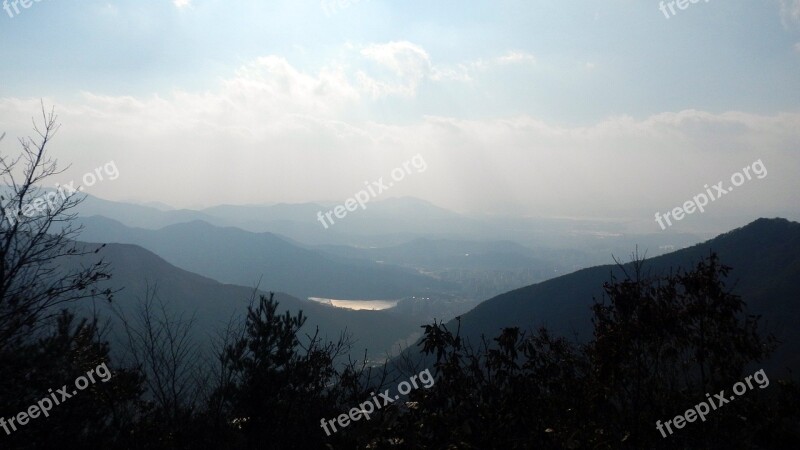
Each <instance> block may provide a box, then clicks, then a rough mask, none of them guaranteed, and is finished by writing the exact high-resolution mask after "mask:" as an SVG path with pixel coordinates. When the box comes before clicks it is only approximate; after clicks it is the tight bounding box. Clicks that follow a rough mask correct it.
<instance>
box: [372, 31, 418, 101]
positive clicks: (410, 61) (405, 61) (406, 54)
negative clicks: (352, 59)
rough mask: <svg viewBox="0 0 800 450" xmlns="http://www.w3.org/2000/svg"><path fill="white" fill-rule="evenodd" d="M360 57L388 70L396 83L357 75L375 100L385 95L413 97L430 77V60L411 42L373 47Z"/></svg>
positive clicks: (373, 45) (374, 45)
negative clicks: (419, 86) (422, 82)
mask: <svg viewBox="0 0 800 450" xmlns="http://www.w3.org/2000/svg"><path fill="white" fill-rule="evenodd" d="M361 55H362V56H363V57H364V58H365V59H367V60H369V61H372V62H374V63H376V64H378V65H379V66H381V67H383V68H386V69H388V71H389V72H391V73H392V74H393V75H394V76H395V79H394V80H392V81H379V80H377V79H375V78H373V77H371V76H369V75H367V73H366V72H364V71H360V72H358V74H357V76H358V80H359V82H360V84H361V86H362V87H363V88H364V89H366V90H367V91H368V92H369V93H370V95H371V96H372V97H382V96H386V95H401V96H413V95H414V94H415V93H416V90H417V86H418V85H419V83H420V82H421V81H422V80H423V79H424V78H426V77H427V76H428V75H429V74H430V73H431V59H430V56H429V55H428V53H427V52H426V51H425V50H424V49H423V48H421V47H419V46H417V45H415V44H412V43H411V42H408V41H400V42H389V43H387V44H372V45H368V46H367V47H365V48H363V49H362V50H361Z"/></svg>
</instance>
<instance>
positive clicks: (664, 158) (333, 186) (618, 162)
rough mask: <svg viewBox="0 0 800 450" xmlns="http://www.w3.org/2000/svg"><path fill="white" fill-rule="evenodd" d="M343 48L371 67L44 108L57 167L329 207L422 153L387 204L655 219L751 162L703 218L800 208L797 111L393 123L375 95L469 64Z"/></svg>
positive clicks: (207, 196)
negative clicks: (56, 119) (754, 167)
mask: <svg viewBox="0 0 800 450" xmlns="http://www.w3.org/2000/svg"><path fill="white" fill-rule="evenodd" d="M353 53H354V55H352V56H353V57H354V58H357V59H360V58H363V59H366V60H368V61H369V62H370V63H371V64H372V65H373V66H374V67H366V66H362V65H358V64H353V61H351V60H347V61H331V62H329V63H328V64H327V65H325V66H323V67H321V68H319V69H317V70H310V69H300V68H298V67H297V66H294V65H293V64H291V63H290V62H289V61H287V60H286V59H285V58H282V57H280V56H274V55H273V56H266V57H262V58H258V59H256V60H254V61H251V62H249V63H247V64H245V65H243V66H242V67H240V68H239V69H238V70H236V71H235V73H233V74H232V75H231V76H230V77H229V78H227V79H224V80H222V81H221V82H220V83H219V85H218V86H216V87H214V88H213V89H208V90H205V91H196V92H190V91H181V90H179V91H174V92H172V93H170V94H168V95H152V96H141V97H133V96H105V95H99V94H97V93H91V92H90V93H85V94H84V95H83V97H81V98H80V99H79V100H77V101H74V102H68V103H63V102H59V101H57V100H54V99H45V100H44V101H45V104H48V105H55V106H56V110H57V112H58V113H59V114H60V116H61V117H60V122H61V123H62V124H63V128H62V132H61V133H60V134H59V136H58V138H57V140H56V141H54V143H53V149H54V151H55V152H56V153H55V154H54V155H53V156H55V157H57V158H59V159H60V160H61V161H63V162H64V163H73V168H74V169H71V170H74V173H69V174H65V175H64V177H65V179H64V181H69V180H70V177H71V176H74V174H81V173H84V172H85V171H87V170H91V169H92V168H94V167H96V166H97V165H98V164H100V163H104V162H107V161H109V160H114V161H115V162H116V164H117V166H118V167H119V169H120V173H121V175H120V178H119V179H118V180H116V181H115V182H114V183H106V184H103V185H98V186H97V187H96V190H95V191H93V193H96V194H97V195H100V196H103V197H108V198H112V199H113V198H130V197H131V196H133V197H137V198H141V199H150V200H160V201H163V202H166V203H170V204H176V205H179V206H182V205H191V204H196V203H197V202H202V203H206V204H216V203H261V202H281V201H283V202H303V201H311V200H333V201H339V200H341V199H342V198H346V197H348V196H350V195H352V193H353V191H354V190H355V189H358V188H359V187H360V186H361V185H362V184H363V181H364V180H365V179H376V178H377V177H380V176H384V175H385V171H386V170H390V169H391V168H392V167H396V166H397V164H398V163H400V162H402V161H404V160H407V159H408V158H409V157H410V156H413V155H415V154H417V153H420V154H422V155H423V157H424V158H425V161H426V162H427V163H428V165H429V167H430V170H429V171H428V172H426V174H425V176H424V177H422V176H421V177H417V178H415V179H414V180H415V181H413V182H411V181H409V182H408V183H403V185H402V186H398V187H397V189H395V190H393V194H396V195H414V196H418V197H422V198H426V199H428V200H431V201H434V202H435V203H437V204H440V205H442V206H445V207H449V208H453V209H460V210H481V211H486V212H516V213H530V214H540V215H559V214H560V215H591V214H594V215H602V214H617V213H619V212H620V211H625V212H629V211H631V210H635V211H637V212H641V211H644V212H646V213H647V214H648V215H652V213H653V212H654V211H655V210H657V209H661V210H666V209H667V208H671V207H673V206H675V205H677V204H678V202H681V201H684V200H685V199H686V198H690V197H687V195H690V194H692V195H693V194H696V191H697V190H698V189H700V187H702V186H703V184H705V183H710V182H716V181H718V180H719V179H722V177H726V176H729V174H730V173H732V172H733V171H736V170H740V169H741V168H742V167H743V166H742V165H743V164H749V163H752V162H753V161H755V160H756V159H759V158H761V159H762V160H763V162H764V164H765V165H766V167H767V168H768V169H769V170H770V175H769V178H768V180H769V182H768V183H767V182H760V181H759V183H753V185H752V186H749V185H748V188H747V189H748V190H745V189H744V188H743V189H742V192H740V193H739V194H737V195H736V196H731V198H730V201H728V199H726V202H724V204H723V203H720V205H719V206H717V205H715V208H719V211H720V213H722V211H723V210H727V211H728V212H731V211H733V212H737V211H738V210H736V208H741V209H742V210H747V208H753V207H755V206H758V207H773V208H778V207H784V208H786V209H787V210H790V209H791V208H794V207H795V206H796V205H795V203H796V201H795V200H794V199H793V198H792V196H791V193H792V192H797V191H798V189H800V179H798V178H797V177H796V176H795V174H796V173H798V172H800V158H799V157H798V155H797V153H796V148H797V147H798V145H800V114H797V113H792V114H779V115H774V116H764V115H756V114H747V113H742V112H727V113H710V112H705V111H695V110H686V111H680V112H665V113H662V114H656V115H652V116H650V117H645V118H633V117H629V116H619V117H611V118H607V119H606V120H602V121H600V122H598V123H595V124H592V125H588V126H566V125H557V124H553V123H549V122H545V121H543V120H541V119H539V118H537V117H532V116H529V115H524V114H520V115H515V116H512V117H494V118H484V119H480V120H478V119H469V120H468V119H465V118H460V117H454V116H450V117H443V116H435V117H434V116H428V117H416V118H414V117H410V118H406V119H404V120H403V121H402V122H398V121H395V120H393V119H391V118H388V119H387V118H386V116H385V114H384V108H385V105H384V104H383V103H382V100H383V99H384V98H385V97H386V96H392V95H395V96H408V95H414V94H415V92H416V89H417V86H418V85H419V84H420V83H422V82H423V81H424V80H426V79H430V80H435V81H437V82H442V81H444V80H446V79H456V78H458V76H462V75H464V74H467V75H468V74H469V73H470V71H471V70H474V68H472V67H470V66H469V64H468V63H467V64H463V65H456V66H452V67H439V66H437V65H436V64H435V63H434V62H433V61H432V58H431V57H430V55H429V54H428V53H427V52H426V51H425V50H424V49H422V48H420V47H419V46H416V45H414V44H411V43H408V42H394V43H389V44H379V45H372V46H366V47H364V48H362V49H358V50H356V51H355V52H353ZM504 56H509V54H506V55H504ZM500 58H502V57H500ZM497 60H499V58H495V59H494V61H497ZM511 60H514V61H528V60H529V59H528V58H519V57H513V58H511ZM498 67H500V66H498ZM498 70H499V69H498ZM447 71H450V73H447ZM479 87H480V88H481V89H489V88H491V86H479ZM376 97H380V98H379V99H377V100H378V101H376ZM37 107H38V99H18V98H0V123H2V124H4V125H3V126H4V128H5V129H4V130H0V131H8V133H9V136H7V139H5V140H4V141H3V142H2V143H0V150H1V151H2V152H3V154H6V153H7V152H10V151H12V149H11V148H10V145H11V143H13V142H14V139H9V138H13V137H14V136H20V135H26V134H29V133H30V117H31V116H33V115H35V114H36V110H37ZM359 112H360V113H361V114H359ZM456 114H457V113H456ZM361 117H367V118H369V119H361ZM6 127H7V128H6ZM754 205H755V206H754ZM644 212H643V213H642V214H644ZM646 219H647V220H650V219H649V217H647V218H646Z"/></svg>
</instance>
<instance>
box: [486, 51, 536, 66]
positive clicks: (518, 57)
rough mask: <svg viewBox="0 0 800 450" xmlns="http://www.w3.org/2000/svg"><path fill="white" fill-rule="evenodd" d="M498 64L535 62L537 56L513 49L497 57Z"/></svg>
mask: <svg viewBox="0 0 800 450" xmlns="http://www.w3.org/2000/svg"><path fill="white" fill-rule="evenodd" d="M495 61H496V62H497V63H498V64H520V63H535V62H536V58H534V56H533V55H531V54H530V53H525V52H518V51H511V52H508V53H506V54H505V55H503V56H500V57H498V58H496V59H495Z"/></svg>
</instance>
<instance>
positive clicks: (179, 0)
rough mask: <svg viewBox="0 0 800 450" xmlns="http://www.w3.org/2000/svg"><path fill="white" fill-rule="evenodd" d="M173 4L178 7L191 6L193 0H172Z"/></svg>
mask: <svg viewBox="0 0 800 450" xmlns="http://www.w3.org/2000/svg"><path fill="white" fill-rule="evenodd" d="M172 4H173V5H175V6H176V7H178V9H183V8H186V7H191V6H192V0H172Z"/></svg>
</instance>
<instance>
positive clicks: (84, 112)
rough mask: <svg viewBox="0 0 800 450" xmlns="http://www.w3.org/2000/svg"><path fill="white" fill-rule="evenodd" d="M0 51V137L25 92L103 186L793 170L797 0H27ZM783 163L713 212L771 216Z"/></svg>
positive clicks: (525, 207) (512, 188)
mask: <svg viewBox="0 0 800 450" xmlns="http://www.w3.org/2000/svg"><path fill="white" fill-rule="evenodd" d="M0 40H2V42H3V44H2V46H1V47H0V61H2V63H0V127H1V128H2V129H3V130H7V131H9V133H10V134H12V135H14V134H16V135H24V134H27V132H28V131H27V130H29V128H30V126H29V124H30V117H31V116H32V115H34V114H35V113H36V105H37V103H38V101H39V99H42V98H43V99H45V102H46V103H48V104H49V105H53V106H55V107H56V110H57V112H59V113H60V115H61V116H60V117H61V122H62V123H63V126H64V129H63V135H62V136H61V137H60V138H59V139H61V140H60V141H57V144H58V145H59V146H60V148H59V151H60V152H61V153H60V154H58V156H59V158H61V159H64V160H65V161H69V162H73V163H74V165H75V170H76V173H79V172H80V171H81V170H83V168H87V167H90V166H92V165H98V164H101V163H103V162H105V161H108V160H110V159H114V160H116V161H117V163H118V166H120V172H121V173H122V174H123V176H121V177H120V179H119V180H120V181H115V182H114V184H113V185H111V184H109V185H108V186H103V187H100V186H98V187H97V192H96V193H97V194H98V195H101V196H105V197H108V198H115V199H118V198H123V197H125V198H132V199H133V198H135V199H138V200H158V201H163V202H166V203H172V204H176V205H179V206H183V205H200V204H213V203H222V202H224V203H261V202H279V201H289V202H300V201H311V200H334V201H335V200H339V199H343V198H346V197H349V196H350V195H352V191H353V190H354V189H356V190H357V189H358V187H359V186H360V185H361V183H362V182H363V180H364V179H375V178H377V177H378V176H381V175H384V174H385V173H386V172H388V171H390V170H391V169H392V168H393V167H395V166H396V165H397V164H398V163H400V162H402V161H403V160H405V159H408V157H410V155H413V154H417V153H421V154H423V155H426V157H427V158H428V159H430V161H429V165H430V166H431V171H430V173H431V175H429V176H428V178H429V179H428V180H427V181H425V180H423V179H420V180H418V181H414V182H409V183H408V185H407V186H406V185H404V186H403V187H402V188H399V189H397V194H398V195H414V196H418V197H422V198H426V199H428V200H431V201H434V202H435V203H437V204H440V205H442V206H445V207H450V208H453V209H456V210H461V211H481V212H511V211H517V212H522V213H525V214H536V213H541V214H545V215H590V216H602V215H611V216H626V217H627V216H634V217H635V216H637V215H638V214H643V212H646V211H650V210H657V209H659V206H660V205H665V206H664V207H662V208H661V209H662V210H663V209H666V208H667V207H669V206H671V205H672V203H676V204H677V203H678V202H679V201H681V202H682V200H683V199H684V197H685V194H686V193H690V192H692V191H695V190H697V189H698V188H699V187H701V186H702V185H703V184H704V183H708V182H710V181H715V179H716V178H720V177H723V176H727V175H728V174H730V173H731V171H734V170H737V169H736V168H737V167H739V166H741V165H742V164H746V163H750V162H752V161H754V160H756V159H758V158H759V157H765V158H766V157H769V158H772V159H769V158H767V159H769V160H767V159H765V164H766V165H767V167H770V165H773V166H780V167H785V168H786V169H787V170H788V169H797V168H798V167H800V159H798V157H797V153H796V151H797V144H798V143H800V140H799V139H798V135H797V131H796V130H797V129H798V128H800V127H797V125H798V124H800V119H798V117H800V111H798V109H800V108H799V107H800V0H726V1H724V2H723V1H721V0H711V1H709V2H705V1H702V0H701V1H700V2H699V3H694V4H690V5H689V7H688V8H687V9H685V10H678V11H677V14H675V15H674V16H673V17H670V18H669V19H667V18H666V17H665V16H664V14H663V13H662V12H661V11H659V2H658V1H654V0H635V1H634V0H605V1H559V2H556V1H538V0H527V1H511V0H509V1H463V0H462V1H439V0H437V1H430V0H428V1H407V0H402V1H401V0H342V1H339V0H323V1H322V2H320V1H302V0H300V1H298V0H295V1H290V2H277V1H230V0H229V1H219V0H190V1H189V0H179V1H173V0H148V1H132V0H131V1H93V0H88V1H83V0H82V1H80V2H78V1H70V0H42V1H40V2H38V3H33V4H32V6H31V7H30V8H29V9H22V10H21V12H20V14H18V15H15V16H14V17H13V18H12V17H9V16H8V14H7V13H6V12H5V11H0ZM8 145H9V144H8V141H6V142H4V143H3V144H2V146H8ZM2 146H0V150H2V151H3V152H8V151H10V149H9V148H8V147H6V148H2ZM689 160H691V161H692V164H688V163H687V162H686V161H689ZM220 161H225V162H226V164H224V168H223V167H220V166H221V164H220ZM623 161H624V164H623ZM770 161H773V162H772V164H770ZM125 167H127V168H128V169H127V171H128V173H129V174H130V175H129V176H128V177H127V180H128V181H123V180H124V179H125V178H126V177H125V176H124V174H125V171H126V170H125ZM545 167H546V169H545ZM268 168H271V169H274V173H270V172H266V170H268ZM739 168H741V167H739ZM539 171H541V173H540V172H539ZM177 172H180V173H182V175H181V177H182V178H184V179H185V180H186V183H185V186H183V187H181V188H178V189H175V188H174V187H172V186H170V183H169V182H168V181H167V179H169V178H170V177H174V176H175V174H176V173H177ZM796 173H797V172H796V171H795V172H794V174H796ZM794 174H792V176H788V174H787V176H786V177H785V178H783V177H779V176H777V175H776V176H774V177H773V176H772V173H771V176H770V178H768V180H769V183H766V182H765V183H763V184H764V186H761V187H759V188H755V187H754V188H753V189H752V192H751V194H752V196H751V197H748V196H747V195H746V194H745V193H742V194H741V195H740V196H738V198H737V199H731V200H730V201H729V202H727V203H729V205H728V208H731V211H733V210H735V209H736V210H741V209H742V208H745V209H747V208H748V207H749V205H751V206H752V210H753V211H754V213H767V212H769V211H778V210H786V209H791V208H792V206H791V205H792V203H791V202H790V199H789V198H788V197H787V195H786V194H785V192H786V190H787V189H793V188H796V185H795V184H793V183H796V181H793V180H792V179H793V178H797V177H796V176H794ZM267 175H269V176H267ZM626 176H630V178H631V179H630V183H631V184H635V185H636V186H644V187H645V190H648V191H650V194H652V195H650V196H646V195H641V196H637V195H636V194H631V193H630V191H631V190H632V188H631V185H624V184H614V183H612V182H611V181H617V180H619V179H620V177H626ZM145 177H146V178H148V180H149V181H148V183H146V184H145V183H143V182H142V179H144V178H145ZM265 178H270V181H266V180H265ZM773 178H774V179H773ZM655 179H661V180H664V179H667V180H670V181H666V183H673V184H674V186H675V188H674V189H671V188H670V185H667V186H663V185H657V184H656V182H655V181H654V180H655ZM155 180H163V181H162V182H159V181H155ZM300 180H302V181H300ZM309 180H312V181H309ZM476 180H481V181H476ZM211 184H213V185H215V186H216V188H215V189H212V188H210V187H209V186H210V185H211ZM684 185H686V186H685V187H683V186H684ZM759 189H761V190H760V191H759ZM542 191H548V192H558V194H557V195H550V196H549V197H547V198H543V197H541V196H537V195H532V194H531V192H542ZM595 191H596V192H598V194H597V198H592V195H588V197H589V198H587V192H595ZM794 191H795V192H796V189H794ZM600 192H602V193H603V195H600V194H599V193H600ZM600 199H607V200H604V201H605V202H606V203H604V204H603V206H602V207H600V206H597V203H598V201H599V200H600ZM609 199H610V200H609ZM753 199H760V200H759V201H753ZM759 208H760V209H759Z"/></svg>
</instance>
